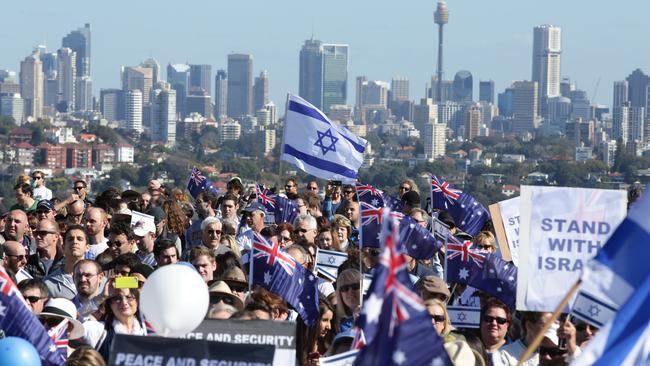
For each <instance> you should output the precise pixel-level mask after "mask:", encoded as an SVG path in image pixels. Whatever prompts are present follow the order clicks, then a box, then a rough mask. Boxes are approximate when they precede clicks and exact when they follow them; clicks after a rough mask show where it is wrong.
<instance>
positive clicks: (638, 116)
mask: <svg viewBox="0 0 650 366" xmlns="http://www.w3.org/2000/svg"><path fill="white" fill-rule="evenodd" d="M628 115H629V116H628V124H629V131H628V139H629V141H634V142H638V143H643V142H646V141H645V138H644V122H645V108H644V107H630V109H629V110H628Z"/></svg>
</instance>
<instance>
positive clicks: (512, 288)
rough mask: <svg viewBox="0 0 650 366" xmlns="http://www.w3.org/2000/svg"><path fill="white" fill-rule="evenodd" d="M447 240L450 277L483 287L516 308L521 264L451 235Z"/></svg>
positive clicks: (447, 276) (473, 285)
mask: <svg viewBox="0 0 650 366" xmlns="http://www.w3.org/2000/svg"><path fill="white" fill-rule="evenodd" d="M449 240H450V242H449V243H447V252H446V254H447V256H446V257H447V266H446V272H445V273H446V281H447V282H456V283H461V284H466V285H470V286H472V287H475V288H477V289H480V290H483V291H485V292H487V293H488V294H490V295H492V296H494V297H496V298H497V299H499V300H501V301H503V303H504V304H506V305H508V306H509V307H510V308H513V307H514V305H515V296H516V294H517V267H516V266H515V265H514V264H512V263H510V262H506V261H504V260H503V259H501V258H499V256H497V255H496V254H494V253H486V252H484V251H480V250H478V249H475V248H473V247H472V245H473V244H472V242H471V241H469V240H467V241H465V242H461V241H460V240H459V239H457V238H456V237H453V236H450V237H449Z"/></svg>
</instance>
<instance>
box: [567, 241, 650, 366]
mask: <svg viewBox="0 0 650 366" xmlns="http://www.w3.org/2000/svg"><path fill="white" fill-rule="evenodd" d="M646 245H647V242H646ZM648 309H650V278H648V279H645V280H644V281H643V283H642V284H641V285H640V286H639V287H638V288H637V289H636V291H634V293H633V294H632V296H631V297H630V298H629V299H628V300H627V302H626V303H625V304H624V305H623V306H622V307H621V308H620V310H619V311H618V313H616V315H615V316H614V318H613V319H612V321H610V322H609V323H608V324H607V325H606V326H605V327H604V328H602V329H600V331H599V332H598V334H596V336H595V337H594V338H593V339H592V340H591V341H590V342H589V344H588V345H587V347H586V348H585V349H584V350H583V351H582V354H581V355H580V357H578V359H577V360H575V361H574V362H572V363H571V366H583V365H585V366H586V365H596V366H601V365H603V366H605V365H606V366H610V365H626V366H633V365H648V364H650V312H649V311H648Z"/></svg>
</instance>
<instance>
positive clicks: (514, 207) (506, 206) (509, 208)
mask: <svg viewBox="0 0 650 366" xmlns="http://www.w3.org/2000/svg"><path fill="white" fill-rule="evenodd" d="M519 203H520V197H515V198H511V199H509V200H505V201H501V202H499V210H500V211H501V220H502V221H503V228H504V230H505V232H506V239H507V241H508V248H510V256H511V257H512V263H514V264H515V266H517V267H519Z"/></svg>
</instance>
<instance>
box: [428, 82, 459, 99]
mask: <svg viewBox="0 0 650 366" xmlns="http://www.w3.org/2000/svg"><path fill="white" fill-rule="evenodd" d="M438 93H442V94H438ZM427 97H428V98H431V99H433V101H434V102H436V103H438V104H440V103H443V102H446V101H450V100H453V97H454V83H453V81H451V80H443V81H442V82H438V77H437V76H432V77H431V87H430V88H428V92H427Z"/></svg>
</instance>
